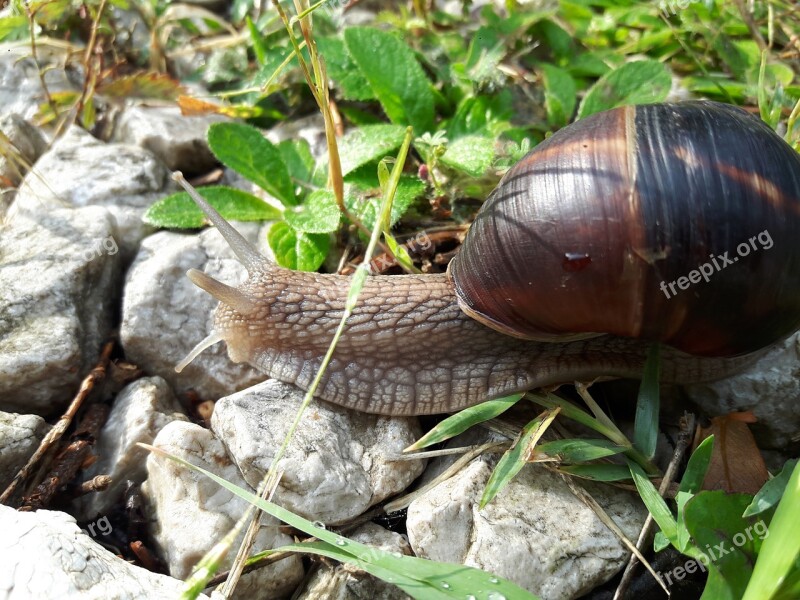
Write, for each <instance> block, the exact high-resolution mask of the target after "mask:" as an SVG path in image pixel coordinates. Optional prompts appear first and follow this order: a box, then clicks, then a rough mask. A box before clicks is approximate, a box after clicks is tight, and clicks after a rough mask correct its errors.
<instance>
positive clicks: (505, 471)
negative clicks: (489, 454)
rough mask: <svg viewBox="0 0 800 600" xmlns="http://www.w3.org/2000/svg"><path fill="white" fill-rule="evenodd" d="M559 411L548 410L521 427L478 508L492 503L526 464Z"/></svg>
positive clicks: (501, 460) (498, 465) (499, 464)
mask: <svg viewBox="0 0 800 600" xmlns="http://www.w3.org/2000/svg"><path fill="white" fill-rule="evenodd" d="M558 412H559V410H558V409H557V408H556V409H549V410H546V411H544V412H543V413H542V414H541V415H539V416H538V417H536V418H535V419H533V420H532V421H531V422H530V423H528V424H527V425H525V427H523V429H522V431H521V432H520V434H519V437H518V438H517V439H516V440H515V441H514V444H513V445H512V446H511V448H509V449H508V450H506V451H505V453H504V454H503V456H502V457H501V458H500V461H499V462H498V463H497V466H496V467H495V468H494V470H493V471H492V474H491V476H490V477H489V481H487V482H486V488H485V489H484V490H483V496H482V497H481V503H480V507H481V508H483V507H484V506H486V505H487V504H489V502H491V501H492V498H494V497H495V496H496V495H497V494H498V493H499V492H500V490H502V489H503V488H504V487H505V486H506V485H508V482H509V481H511V480H512V479H513V478H514V476H515V475H516V474H517V473H519V471H520V469H522V467H524V466H525V465H526V464H528V458H529V457H530V456H531V455H532V454H533V448H534V446H535V445H536V443H537V442H538V441H539V439H540V438H541V437H542V435H543V434H544V432H545V431H547V428H548V427H550V423H552V422H553V419H555V418H556V415H557V414H558Z"/></svg>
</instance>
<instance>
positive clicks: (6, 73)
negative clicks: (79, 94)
mask: <svg viewBox="0 0 800 600" xmlns="http://www.w3.org/2000/svg"><path fill="white" fill-rule="evenodd" d="M45 52H46V51H45ZM30 53H31V48H30V45H29V44H28V43H24V44H13V43H12V44H0V106H2V107H3V111H4V112H13V113H17V114H18V115H20V116H21V117H22V118H23V119H26V120H30V119H32V118H33V117H34V116H35V115H36V113H38V112H39V107H40V105H42V104H43V103H44V102H46V101H47V98H46V97H45V94H44V90H43V89H42V83H41V79H40V78H39V73H38V68H37V67H36V63H35V62H34V61H33V60H32V59H31V58H30ZM43 54H44V53H42V50H41V48H40V59H41V58H42V57H43ZM45 58H46V57H45ZM46 63H47V61H46V60H45V61H43V63H42V70H43V78H44V80H45V82H46V83H47V89H48V90H50V93H51V94H52V93H53V92H61V91H65V90H71V89H77V88H76V86H74V85H73V84H72V83H70V82H69V80H68V79H67V75H66V73H65V71H64V69H63V68H61V67H58V66H54V68H47V67H48V65H47V64H46Z"/></svg>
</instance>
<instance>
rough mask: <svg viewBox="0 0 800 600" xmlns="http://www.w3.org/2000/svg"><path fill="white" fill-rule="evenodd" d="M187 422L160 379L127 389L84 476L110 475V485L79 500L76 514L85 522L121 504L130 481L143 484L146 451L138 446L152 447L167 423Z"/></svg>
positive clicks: (101, 437) (96, 447) (143, 380)
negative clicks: (181, 420) (148, 445)
mask: <svg viewBox="0 0 800 600" xmlns="http://www.w3.org/2000/svg"><path fill="white" fill-rule="evenodd" d="M185 418H186V417H185V416H184V415H183V411H182V409H181V406H180V405H179V404H178V402H177V400H175V396H174V395H173V394H172V390H170V388H169V385H168V384H167V382H166V381H164V380H163V379H161V378H160V377H146V378H144V379H139V380H137V381H134V382H133V383H131V384H129V385H128V386H126V387H125V388H124V389H123V390H122V391H121V392H120V393H119V394H118V395H117V397H116V398H115V400H114V405H113V407H112V409H111V412H110V414H109V415H108V419H107V420H106V423H105V425H103V429H102V431H101V432H100V436H99V438H98V440H97V444H96V446H95V449H94V452H93V453H94V455H95V456H97V461H95V462H94V463H93V464H92V465H91V466H90V467H88V468H87V469H86V470H85V471H84V473H83V476H82V478H83V480H84V481H88V480H89V479H91V478H92V477H95V476H97V475H108V476H110V477H111V485H110V486H109V487H108V488H107V489H106V490H104V491H102V492H97V493H94V494H87V495H86V496H83V497H81V498H80V499H79V500H77V501H76V512H77V514H78V515H79V516H80V517H81V518H84V519H93V518H95V517H96V516H97V515H103V514H106V513H107V512H108V511H109V510H111V509H112V508H113V507H114V505H115V504H116V503H117V502H118V501H119V498H120V496H121V495H122V494H123V492H124V491H125V487H126V485H127V482H128V481H132V482H133V483H135V484H138V483H141V482H142V481H144V480H145V478H146V477H147V471H146V469H145V459H146V458H147V451H146V450H144V449H142V448H139V447H138V446H137V445H136V444H137V443H139V442H141V443H143V444H152V443H153V440H154V439H155V437H156V435H157V434H158V432H159V431H161V430H162V429H163V428H164V427H165V426H166V425H167V423H171V422H172V421H174V420H175V419H185Z"/></svg>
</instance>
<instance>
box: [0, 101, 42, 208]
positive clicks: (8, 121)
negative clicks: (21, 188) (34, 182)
mask: <svg viewBox="0 0 800 600" xmlns="http://www.w3.org/2000/svg"><path fill="white" fill-rule="evenodd" d="M0 132H2V135H4V136H5V139H2V140H0V216H2V215H3V214H4V213H5V211H6V209H7V208H8V205H9V204H10V203H11V194H6V190H5V189H4V188H15V187H16V186H18V185H19V183H20V182H21V181H22V178H23V177H24V176H25V173H27V172H28V170H29V169H30V167H31V166H32V165H33V163H35V162H36V161H37V160H38V159H39V157H40V156H41V155H42V153H43V152H44V151H45V149H46V148H47V140H46V139H45V137H44V135H42V132H41V131H39V130H38V129H37V128H36V127H34V126H33V125H31V124H30V123H28V122H27V121H26V120H25V119H23V118H22V117H21V116H19V115H18V114H16V113H4V114H3V115H2V116H0Z"/></svg>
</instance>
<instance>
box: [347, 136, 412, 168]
mask: <svg viewBox="0 0 800 600" xmlns="http://www.w3.org/2000/svg"><path fill="white" fill-rule="evenodd" d="M405 133H406V130H405V127H402V126H400V125H389V124H386V123H381V124H378V125H364V126H363V127H359V128H358V129H353V130H352V131H349V132H348V133H347V135H345V136H344V137H343V138H342V139H341V140H340V141H339V157H340V159H341V162H342V175H343V176H344V175H348V174H349V173H352V172H353V171H355V170H356V169H358V168H359V167H361V166H364V165H366V164H367V163H371V162H373V161H377V160H379V159H381V158H383V157H384V156H386V155H387V154H389V153H390V152H393V151H395V150H397V149H398V148H399V147H400V144H402V143H403V136H404V135H405Z"/></svg>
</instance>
